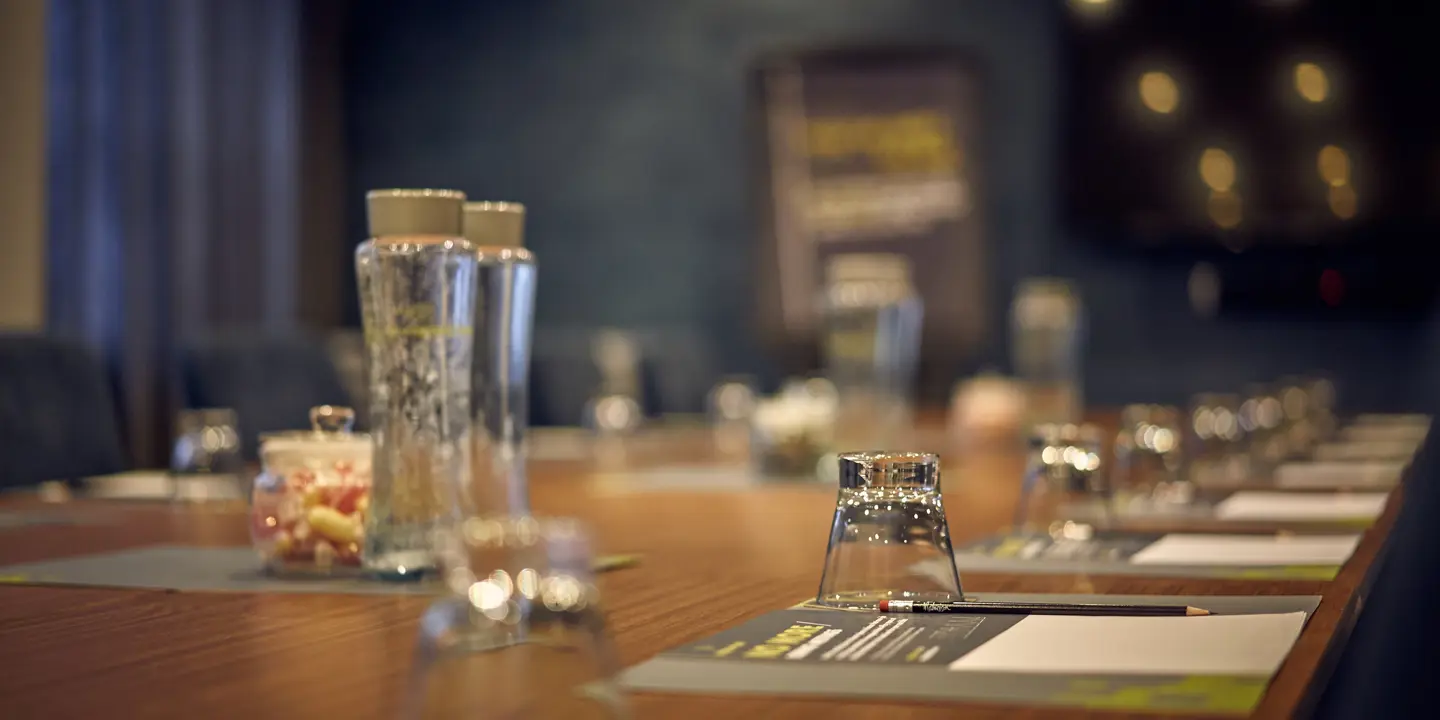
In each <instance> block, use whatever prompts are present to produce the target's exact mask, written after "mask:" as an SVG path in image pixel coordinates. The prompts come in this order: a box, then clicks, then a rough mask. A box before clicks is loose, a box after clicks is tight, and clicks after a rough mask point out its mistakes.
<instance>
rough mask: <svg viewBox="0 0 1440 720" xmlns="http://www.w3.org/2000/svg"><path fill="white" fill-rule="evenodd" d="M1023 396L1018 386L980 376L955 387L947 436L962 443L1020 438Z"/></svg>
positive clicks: (995, 376) (989, 375)
mask: <svg viewBox="0 0 1440 720" xmlns="http://www.w3.org/2000/svg"><path fill="white" fill-rule="evenodd" d="M1024 412H1025V393H1024V389H1023V388H1021V387H1020V385H1019V384H1018V383H1016V382H1015V381H1013V380H1011V379H1010V378H1007V377H1005V376H1003V375H998V374H996V373H982V374H980V375H977V376H975V377H973V378H970V379H968V380H962V381H960V382H959V383H956V385H955V392H954V394H953V395H952V396H951V400H950V420H949V425H950V434H951V436H952V437H954V438H955V439H957V440H960V441H962V442H967V443H969V442H989V441H998V440H1002V439H1003V440H1006V441H1010V442H1011V443H1012V444H1013V441H1014V439H1015V438H1017V437H1019V435H1020V421H1021V416H1022V414H1023V413H1024Z"/></svg>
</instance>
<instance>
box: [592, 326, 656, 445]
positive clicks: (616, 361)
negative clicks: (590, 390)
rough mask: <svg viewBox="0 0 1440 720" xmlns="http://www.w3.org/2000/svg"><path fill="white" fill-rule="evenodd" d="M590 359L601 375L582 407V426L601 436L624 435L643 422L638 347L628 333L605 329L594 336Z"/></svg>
mask: <svg viewBox="0 0 1440 720" xmlns="http://www.w3.org/2000/svg"><path fill="white" fill-rule="evenodd" d="M590 356H591V358H592V359H593V360H594V361H595V367H596V369H597V370H598V371H599V373H600V387H599V388H597V389H596V390H597V392H596V394H595V396H594V397H592V398H591V399H590V401H589V402H587V403H586V404H585V418H584V423H583V424H584V425H585V427H587V428H590V429H591V430H594V431H595V432H596V433H599V434H600V435H602V436H611V435H626V434H629V433H631V432H634V431H635V430H637V429H639V427H640V424H641V422H642V421H644V419H645V410H644V405H643V404H642V403H641V397H640V345H639V343H637V342H636V340H635V338H634V337H633V336H631V335H630V333H627V332H624V331H623V330H614V329H605V330H601V331H599V332H597V333H595V336H594V337H593V338H592V339H591V343H590Z"/></svg>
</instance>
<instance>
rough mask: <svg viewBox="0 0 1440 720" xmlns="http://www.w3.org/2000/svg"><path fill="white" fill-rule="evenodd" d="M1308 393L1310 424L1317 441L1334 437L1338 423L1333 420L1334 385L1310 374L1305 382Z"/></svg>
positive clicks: (1326, 379) (1321, 377) (1319, 376)
mask: <svg viewBox="0 0 1440 720" xmlns="http://www.w3.org/2000/svg"><path fill="white" fill-rule="evenodd" d="M1305 382H1306V385H1307V386H1308V387H1309V391H1310V424H1311V425H1312V426H1313V427H1314V428H1315V438H1316V440H1318V441H1322V442H1323V441H1325V440H1329V439H1330V438H1332V437H1334V436H1335V431H1336V430H1337V429H1338V427H1339V423H1338V421H1337V420H1336V418H1335V400H1336V397H1335V383H1334V382H1333V381H1331V380H1330V378H1328V377H1324V376H1323V375H1316V374H1313V373H1312V374H1311V375H1310V376H1309V377H1307V378H1306V380H1305Z"/></svg>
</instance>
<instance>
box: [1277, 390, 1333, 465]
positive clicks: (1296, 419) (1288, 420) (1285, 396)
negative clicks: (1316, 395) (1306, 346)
mask: <svg viewBox="0 0 1440 720" xmlns="http://www.w3.org/2000/svg"><path fill="white" fill-rule="evenodd" d="M1277 387H1278V391H1277V393H1276V394H1277V396H1278V398H1279V400H1280V411H1281V419H1280V428H1279V433H1280V434H1281V435H1283V436H1284V445H1285V448H1284V450H1285V454H1284V457H1282V458H1281V459H1282V460H1286V459H1298V458H1302V457H1308V456H1309V455H1310V453H1311V451H1313V450H1314V448H1315V445H1316V444H1317V443H1319V442H1320V440H1321V439H1322V438H1321V437H1320V434H1319V429H1318V428H1317V427H1316V426H1315V422H1314V419H1315V414H1314V410H1313V409H1312V408H1311V399H1310V388H1311V384H1310V382H1309V381H1308V380H1306V379H1305V378H1303V377H1298V376H1287V377H1284V378H1281V380H1280V382H1279V384H1278V385H1277Z"/></svg>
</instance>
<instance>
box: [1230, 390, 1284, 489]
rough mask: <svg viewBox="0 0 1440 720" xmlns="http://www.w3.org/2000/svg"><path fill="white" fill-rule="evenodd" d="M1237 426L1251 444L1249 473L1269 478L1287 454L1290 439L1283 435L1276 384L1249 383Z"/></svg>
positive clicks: (1241, 404) (1282, 406) (1280, 404)
mask: <svg viewBox="0 0 1440 720" xmlns="http://www.w3.org/2000/svg"><path fill="white" fill-rule="evenodd" d="M1240 429H1241V430H1243V431H1244V432H1245V437H1246V439H1247V440H1248V441H1249V445H1250V472H1251V475H1252V476H1255V477H1269V476H1270V474H1271V473H1272V472H1274V471H1275V467H1276V466H1278V465H1279V464H1280V463H1281V462H1284V460H1285V459H1286V458H1287V457H1288V456H1289V455H1290V439H1289V437H1288V436H1287V435H1286V427H1285V406H1284V405H1283V404H1282V403H1281V401H1280V393H1279V389H1278V387H1276V386H1272V385H1268V384H1262V383H1252V384H1250V385H1249V386H1248V387H1247V388H1246V390H1245V399H1244V400H1243V401H1241V403H1240Z"/></svg>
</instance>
